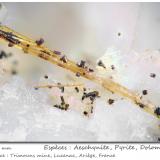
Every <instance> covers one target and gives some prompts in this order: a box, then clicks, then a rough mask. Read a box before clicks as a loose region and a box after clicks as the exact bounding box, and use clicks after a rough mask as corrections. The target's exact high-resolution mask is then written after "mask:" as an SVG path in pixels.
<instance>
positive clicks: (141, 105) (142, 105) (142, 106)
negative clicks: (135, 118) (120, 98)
mask: <svg viewBox="0 0 160 160" xmlns="http://www.w3.org/2000/svg"><path fill="white" fill-rule="evenodd" d="M137 105H138V106H139V107H140V108H144V107H145V105H144V104H142V103H137Z"/></svg>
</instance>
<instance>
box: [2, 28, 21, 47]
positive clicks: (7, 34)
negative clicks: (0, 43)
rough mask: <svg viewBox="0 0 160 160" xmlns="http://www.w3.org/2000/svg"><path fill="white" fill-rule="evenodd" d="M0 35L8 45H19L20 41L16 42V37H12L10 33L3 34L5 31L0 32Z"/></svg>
mask: <svg viewBox="0 0 160 160" xmlns="http://www.w3.org/2000/svg"><path fill="white" fill-rule="evenodd" d="M0 35H1V37H3V38H4V39H6V40H7V41H8V42H9V43H12V44H19V43H20V41H19V40H17V36H16V35H14V34H13V33H12V32H5V31H2V30H1V31H0Z"/></svg>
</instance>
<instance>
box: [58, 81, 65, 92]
mask: <svg viewBox="0 0 160 160" xmlns="http://www.w3.org/2000/svg"><path fill="white" fill-rule="evenodd" d="M57 85H58V86H59V87H58V88H59V89H60V90H61V92H62V93H63V92H64V86H61V83H57Z"/></svg>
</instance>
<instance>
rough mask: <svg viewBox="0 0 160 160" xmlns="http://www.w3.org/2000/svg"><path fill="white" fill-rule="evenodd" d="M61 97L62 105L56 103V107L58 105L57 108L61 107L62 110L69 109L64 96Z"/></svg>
mask: <svg viewBox="0 0 160 160" xmlns="http://www.w3.org/2000/svg"><path fill="white" fill-rule="evenodd" d="M60 98H61V105H57V104H56V105H54V107H56V108H59V109H61V110H65V111H66V110H68V108H69V104H66V103H65V101H64V97H63V96H61V97H60Z"/></svg>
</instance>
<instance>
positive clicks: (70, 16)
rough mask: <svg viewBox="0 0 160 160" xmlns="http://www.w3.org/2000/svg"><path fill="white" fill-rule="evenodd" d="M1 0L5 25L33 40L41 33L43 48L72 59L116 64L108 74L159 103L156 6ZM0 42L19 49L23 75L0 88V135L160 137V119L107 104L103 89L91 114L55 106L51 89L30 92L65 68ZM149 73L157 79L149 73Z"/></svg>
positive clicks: (123, 104)
mask: <svg viewBox="0 0 160 160" xmlns="http://www.w3.org/2000/svg"><path fill="white" fill-rule="evenodd" d="M5 5H6V7H7V9H8V18H7V19H6V21H5V24H7V25H9V26H11V27H12V28H14V29H16V30H17V31H19V32H22V33H24V34H26V35H28V36H30V37H32V38H35V39H36V38H39V36H42V37H44V38H45V40H46V41H47V42H46V45H47V46H49V47H50V48H56V49H58V50H62V51H64V52H65V53H66V55H67V56H68V57H69V58H72V59H74V60H77V61H78V60H79V59H83V58H84V59H87V60H90V61H91V62H90V63H91V64H93V63H95V62H96V60H97V59H99V58H100V57H101V58H102V59H105V64H106V66H107V67H110V65H112V64H114V65H115V67H116V69H115V71H112V70H108V73H107V74H109V75H112V76H113V78H114V80H115V81H117V82H119V83H121V84H123V85H125V86H126V87H128V88H130V89H132V90H133V91H135V92H137V93H141V92H142V90H143V89H147V90H148V93H149V94H148V95H147V96H146V99H149V100H151V101H152V102H154V104H156V105H157V106H158V105H160V101H159V98H160V87H159V81H160V76H159V75H160V64H159V61H160V58H159V55H160V52H159V51H158V49H159V48H158V47H159V46H158V40H159V36H157V35H158V33H159V32H160V31H159V27H160V23H159V21H158V18H159V16H160V15H159V14H158V6H159V5H154V4H140V3H133V4H116V5H114V4H108V5H104V4H103V5H100V4H98V6H97V5H96V4H91V5H89V4H86V5H84V4H76V5H70V6H69V5H67V4H63V5H58V4H52V5H51V4H50V5H47V4H45V5H42V4H39V5H37V6H36V4H25V5H22V4H19V3H15V4H13V3H8V4H5ZM44 10H46V11H47V12H44ZM35 11H36V12H35ZM41 11H43V13H44V14H43V15H41V16H39V15H40V13H41ZM142 11H143V12H142ZM33 13H34V14H33ZM83 14H85V16H84V15H83ZM50 15H52V16H53V17H52V20H51V19H49V18H48V17H50ZM27 17H28V18H27ZM35 19H36V20H35ZM64 19H66V21H63V20H64ZM144 24H146V26H147V27H146V26H144ZM39 26H40V27H39ZM149 26H150V27H149ZM37 28H38V29H37ZM53 28H54V29H53ZM118 32H121V34H122V35H121V36H120V37H118V36H117V33H118ZM110 46H116V48H117V49H115V48H114V47H110ZM1 48H3V49H5V50H6V51H8V52H9V51H12V52H13V53H15V54H17V55H16V56H17V58H18V59H19V61H20V64H19V65H20V71H19V72H20V75H17V76H14V77H11V78H7V81H6V83H2V84H1V87H0V141H157V138H158V137H159V136H160V130H159V126H158V125H159V120H157V119H156V118H155V117H153V116H152V115H149V114H148V113H145V112H144V111H143V110H141V109H139V108H138V107H137V106H135V105H134V104H132V103H131V102H130V101H128V100H121V99H120V98H119V97H118V96H116V95H112V98H114V99H115V103H114V104H113V105H108V104H107V100H108V98H109V97H110V96H111V95H110V94H109V93H108V92H106V93H105V94H106V95H105V96H106V97H105V99H103V98H99V99H97V100H96V104H95V105H94V108H95V109H94V113H93V115H91V117H90V118H87V117H84V116H82V115H81V114H80V113H79V112H77V111H75V110H74V109H70V110H68V111H67V112H65V111H61V110H58V109H56V108H53V107H52V106H53V104H52V102H51V101H50V98H49V96H48V92H46V91H45V90H38V91H37V90H34V88H33V84H37V83H38V82H39V81H40V82H42V81H43V80H42V81H41V80H40V79H41V77H43V76H44V74H46V73H47V74H48V75H49V76H52V77H54V79H53V81H54V80H55V81H60V80H63V81H64V82H65V81H66V80H68V78H67V75H68V73H66V72H64V70H62V69H58V67H55V66H54V65H51V64H47V63H44V62H42V61H40V60H37V59H36V58H33V57H30V56H28V55H25V56H23V55H21V53H22V52H20V51H18V50H16V49H13V48H9V49H8V48H6V46H5V45H4V46H3V45H2V46H1ZM148 48H150V50H145V49H148ZM104 53H106V54H105V55H104ZM98 70H99V69H98ZM99 72H102V71H99ZM152 72H153V73H156V75H157V76H156V78H155V79H153V78H151V77H150V76H149V75H150V73H152ZM104 74H106V73H104ZM55 75H56V76H55ZM69 76H71V75H69ZM26 77H27V78H26ZM3 78H4V77H3V76H1V81H2V80H3ZM3 82H4V81H3ZM97 89H99V88H97ZM73 108H74V107H73Z"/></svg>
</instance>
